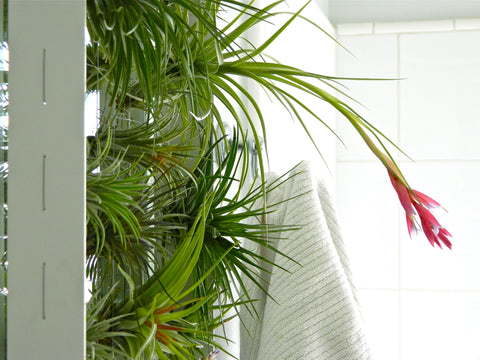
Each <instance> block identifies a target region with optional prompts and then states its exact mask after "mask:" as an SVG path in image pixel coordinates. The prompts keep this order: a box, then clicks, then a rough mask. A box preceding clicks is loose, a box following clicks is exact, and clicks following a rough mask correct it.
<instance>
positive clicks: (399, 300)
mask: <svg viewBox="0 0 480 360" xmlns="http://www.w3.org/2000/svg"><path fill="white" fill-rule="evenodd" d="M397 79H400V34H399V33H398V34H397ZM400 100H401V97H400V80H397V139H396V141H397V144H398V146H401V144H400V140H401V137H400V130H401V125H400V114H401V113H400ZM398 157H399V155H398V153H397V160H399V158H398ZM400 214H401V213H400V210H399V208H398V207H397V246H398V265H397V268H398V284H397V291H398V360H402V345H403V337H402V325H403V324H402V292H401V290H400V289H401V287H402V286H401V284H402V247H401V236H400V230H401V226H400V217H401V215H400Z"/></svg>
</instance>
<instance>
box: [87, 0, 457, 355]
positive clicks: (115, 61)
mask: <svg viewBox="0 0 480 360" xmlns="http://www.w3.org/2000/svg"><path fill="white" fill-rule="evenodd" d="M282 2H283V0H279V1H275V2H273V3H271V4H269V5H267V6H265V7H263V8H257V7H255V6H254V4H253V1H252V2H251V3H249V4H243V3H242V2H240V1H237V0H206V1H198V0H169V1H164V0H139V1H123V0H87V28H88V32H89V35H90V39H91V42H90V43H89V44H88V45H87V90H88V92H94V91H95V92H97V93H99V94H100V97H101V109H100V118H99V119H98V124H99V125H98V129H97V132H96V134H95V135H94V136H91V137H89V138H88V149H87V151H88V154H87V158H88V160H87V214H88V217H87V259H88V263H87V275H88V277H89V279H90V280H91V282H92V294H93V295H92V297H91V299H90V301H89V304H88V316H87V328H88V331H87V341H88V343H87V350H88V356H89V359H92V360H93V359H99V360H103V359H105V360H108V359H125V360H126V359H135V360H137V359H138V360H140V359H198V358H199V357H201V358H210V359H211V358H213V357H214V356H215V350H214V349H220V350H222V349H221V347H220V346H219V344H218V343H217V338H218V337H217V336H215V335H214V334H213V329H214V328H216V327H219V326H222V325H223V324H224V323H225V321H228V320H229V318H228V316H227V315H226V313H227V311H228V310H229V309H236V308H237V307H238V306H239V305H245V306H247V307H248V306H249V304H251V302H252V301H254V300H255V299H252V298H251V297H250V295H249V289H247V288H246V287H245V285H244V279H245V278H248V279H249V280H251V281H253V283H255V284H257V286H260V287H261V281H259V280H260V279H259V278H258V274H259V273H260V272H261V270H264V269H262V268H261V266H262V265H261V264H262V263H265V261H266V259H264V258H263V257H261V256H260V255H259V254H257V253H256V252H254V251H252V250H250V248H249V247H247V246H245V243H246V242H253V243H254V244H256V246H259V247H263V248H269V249H271V250H273V251H276V250H275V248H273V247H272V240H275V239H277V238H278V236H279V234H280V232H285V231H294V230H295V229H296V227H295V224H285V225H284V226H282V227H274V226H271V225H269V224H268V221H267V222H265V221H259V220H262V219H263V218H264V217H265V215H267V214H268V213H270V212H273V211H275V209H276V207H277V205H280V204H269V205H268V206H267V205H266V204H265V201H264V200H265V198H266V195H267V194H268V192H269V191H272V190H273V189H275V188H276V187H277V186H279V185H280V184H281V183H282V182H284V181H288V179H289V178H288V176H285V177H281V178H279V179H278V180H277V181H275V182H273V183H267V182H266V181H265V176H264V172H265V163H266V158H265V156H264V154H263V153H262V152H259V153H258V167H259V169H258V172H257V178H256V181H254V182H253V183H251V182H249V181H247V180H248V177H249V175H248V174H250V173H251V164H250V163H249V161H248V156H247V151H246V148H245V147H244V148H243V150H240V151H239V150H238V149H239V144H240V143H243V144H245V143H246V142H247V141H248V140H250V139H252V141H253V142H254V143H255V146H256V148H257V149H260V148H261V139H262V138H263V139H264V140H265V146H266V147H267V150H268V141H267V135H268V134H266V130H265V121H264V113H263V112H262V108H261V106H260V104H258V103H257V100H256V99H255V98H254V97H253V96H252V95H251V93H250V92H249V90H248V88H247V87H245V85H244V83H245V82H244V80H245V79H248V80H251V81H253V82H255V83H256V84H257V85H258V86H260V87H261V88H263V89H264V90H265V91H266V92H267V93H268V94H269V95H270V96H271V98H273V99H276V100H277V101H278V102H279V103H280V104H282V105H283V107H284V108H285V111H287V112H289V113H290V114H291V115H292V117H294V118H295V119H296V120H297V121H298V122H299V124H300V126H302V127H303V128H304V129H305V131H306V132H307V134H308V135H309V136H310V138H311V139H312V141H313V142H315V139H313V137H312V136H311V135H310V134H309V132H308V128H307V127H306V124H305V122H304V121H303V119H302V117H301V115H300V114H301V113H305V112H306V113H308V114H309V115H311V116H313V117H314V118H315V119H317V120H318V121H320V122H322V123H323V121H322V117H321V114H317V113H315V112H313V111H312V110H310V109H309V107H308V106H307V105H306V102H305V100H304V98H303V96H302V97H299V96H298V95H295V94H298V91H300V92H301V93H302V94H304V95H305V96H308V97H313V98H314V99H316V100H317V101H322V102H327V103H328V104H330V105H331V106H332V107H334V108H335V109H336V110H337V111H338V112H340V113H341V114H343V115H344V117H345V118H346V119H347V120H348V121H350V122H351V123H352V125H353V126H354V127H355V128H356V130H357V131H358V132H359V133H360V136H362V137H363V138H364V140H365V141H366V142H367V145H368V146H369V147H370V148H371V149H372V151H373V152H374V153H375V155H377V157H379V159H380V160H381V161H382V162H383V163H384V164H385V165H386V166H387V169H388V170H389V172H390V174H391V177H392V179H393V180H392V181H393V183H394V186H395V189H396V190H397V192H399V195H400V192H402V194H403V189H406V191H407V193H408V196H407V197H405V196H403V195H402V196H400V200H401V201H402V205H404V203H405V199H406V198H408V200H409V201H410V203H411V204H412V206H413V208H414V209H416V210H417V212H418V213H419V215H420V219H421V220H422V225H423V221H424V220H425V221H427V220H428V222H429V224H430V225H431V226H430V228H428V229H429V230H425V228H424V231H425V232H426V234H427V237H428V238H429V240H430V241H432V240H433V242H435V243H437V244H438V242H437V241H436V240H438V239H440V240H441V241H442V242H443V243H444V244H446V245H447V246H448V244H449V243H448V242H446V240H445V238H446V237H447V236H448V235H449V234H448V233H447V232H446V230H445V229H443V228H442V227H441V226H440V225H439V224H437V223H436V222H435V221H433V220H432V219H431V218H430V217H428V216H425V214H423V213H422V211H423V210H420V209H423V207H421V205H422V206H423V205H426V206H427V207H428V206H432V205H435V206H436V202H434V201H433V200H432V199H430V198H427V197H425V196H424V195H423V194H421V193H418V192H414V191H413V190H411V189H410V187H409V186H408V184H407V183H406V181H405V179H404V178H403V176H401V175H400V174H401V173H400V172H399V169H398V167H397V166H396V165H395V163H394V162H393V159H392V157H391V156H390V155H389V154H388V152H386V154H385V153H384V152H382V151H381V150H380V149H382V147H383V149H385V147H384V145H383V141H388V139H386V138H384V137H383V135H382V134H381V133H380V132H379V131H378V130H377V129H375V128H374V127H373V126H372V125H371V124H369V123H368V122H367V121H366V120H365V119H363V118H361V117H360V116H359V115H358V114H357V113H356V112H355V111H353V110H352V109H351V108H350V107H349V106H348V105H346V104H345V103H344V102H343V101H342V100H340V99H339V98H337V97H336V96H333V95H332V94H331V93H330V92H337V91H339V90H340V89H339V88H338V81H339V80H340V79H337V78H334V77H331V76H324V75H320V74H315V73H312V72H306V71H303V70H301V69H298V68H295V67H292V66H287V65H283V64H281V63H278V62H275V61H269V60H266V59H267V57H264V52H265V50H267V49H268V46H269V45H270V44H271V43H272V42H273V41H274V40H275V39H276V38H278V37H279V36H280V35H281V34H282V32H283V31H284V30H285V29H286V28H287V27H288V26H289V25H290V24H291V23H292V22H293V21H295V20H300V19H302V15H301V11H302V10H303V8H302V9H300V10H299V11H298V12H296V13H293V14H291V15H290V18H289V19H288V20H287V21H286V22H285V23H284V24H283V25H282V26H280V27H279V29H278V30H277V31H276V32H275V33H274V34H273V35H272V36H271V37H270V38H269V39H267V40H266V41H265V42H264V43H263V44H260V45H259V46H258V47H254V46H252V45H250V44H248V43H247V44H246V45H241V46H240V45H239V44H240V43H241V41H242V39H243V37H244V36H245V34H246V33H247V32H248V31H251V30H252V29H254V28H255V26H257V25H258V24H260V23H262V22H265V21H271V20H273V19H274V18H275V16H277V15H279V14H283V12H280V11H277V10H276V9H277V7H278V6H279V5H280V4H281V3H282ZM224 10H229V11H231V12H236V16H235V17H234V19H233V20H232V21H230V22H229V23H228V24H227V25H225V26H223V27H220V26H218V24H217V22H218V20H219V19H220V18H221V16H222V12H223V11H224ZM320 30H321V29H319V31H320ZM325 88H327V89H330V92H329V91H326V90H324V89H325ZM340 94H341V91H340ZM227 118H228V119H233V121H234V122H235V124H236V125H235V127H236V129H237V132H236V133H235V135H234V136H233V139H231V142H229V141H228V139H227V136H226V135H227V133H226V130H225V128H224V125H223V122H224V120H225V119H227ZM257 121H258V123H259V124H260V125H257V126H256V125H255V124H256V123H257ZM247 124H248V125H247ZM324 125H325V126H327V125H326V124H325V123H324ZM247 128H248V130H247ZM371 136H373V137H374V138H375V139H377V140H378V141H377V144H375V143H373V141H371ZM247 139H248V140H247ZM404 207H405V206H404ZM405 210H406V211H407V216H410V215H412V211H413V210H412V208H408V207H405ZM422 214H423V215H422ZM430 230H431V232H429V231H430ZM432 232H433V235H432ZM447 240H448V239H447ZM280 256H286V254H280ZM290 260H291V261H294V259H290ZM269 265H272V266H277V265H276V264H269ZM236 284H238V289H235V288H234V287H235V286H237V285H236ZM235 290H236V291H235ZM235 292H238V293H239V294H240V298H238V297H237V296H236V295H235ZM252 309H253V307H252ZM227 336H228V334H227Z"/></svg>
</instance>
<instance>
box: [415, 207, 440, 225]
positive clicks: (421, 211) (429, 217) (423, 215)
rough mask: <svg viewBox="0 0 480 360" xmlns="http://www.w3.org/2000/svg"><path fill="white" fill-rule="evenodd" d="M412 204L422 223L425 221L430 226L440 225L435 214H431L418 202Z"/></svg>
mask: <svg viewBox="0 0 480 360" xmlns="http://www.w3.org/2000/svg"><path fill="white" fill-rule="evenodd" d="M413 206H414V207H415V209H416V210H417V212H418V216H419V217H420V221H421V222H422V224H423V223H427V224H428V225H429V226H430V227H438V228H440V227H442V226H441V225H440V223H439V222H438V220H437V219H436V218H435V216H433V214H432V213H431V212H430V211H429V210H428V209H427V208H426V207H424V206H422V205H420V204H414V205H413Z"/></svg>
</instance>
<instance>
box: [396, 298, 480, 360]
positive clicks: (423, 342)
mask: <svg viewBox="0 0 480 360" xmlns="http://www.w3.org/2000/svg"><path fill="white" fill-rule="evenodd" d="M401 314H402V316H401V322H402V333H401V339H402V345H401V356H402V357H401V359H406V360H425V359H435V360H454V359H455V360H456V359H458V360H478V359H480V343H479V341H478V339H480V321H479V319H480V294H479V293H461V292H458V293H455V292H419V291H415V292H404V293H402V299H401Z"/></svg>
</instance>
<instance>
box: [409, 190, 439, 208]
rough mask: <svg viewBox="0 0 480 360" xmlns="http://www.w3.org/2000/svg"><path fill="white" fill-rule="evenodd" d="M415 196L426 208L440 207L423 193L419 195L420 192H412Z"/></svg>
mask: <svg viewBox="0 0 480 360" xmlns="http://www.w3.org/2000/svg"><path fill="white" fill-rule="evenodd" d="M413 192H414V193H415V195H416V196H417V197H418V200H420V202H421V203H422V204H423V205H425V206H426V207H441V205H440V204H439V203H438V202H436V201H435V200H433V199H432V198H431V197H429V196H427V195H425V194H424V193H421V192H420V191H417V190H413Z"/></svg>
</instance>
